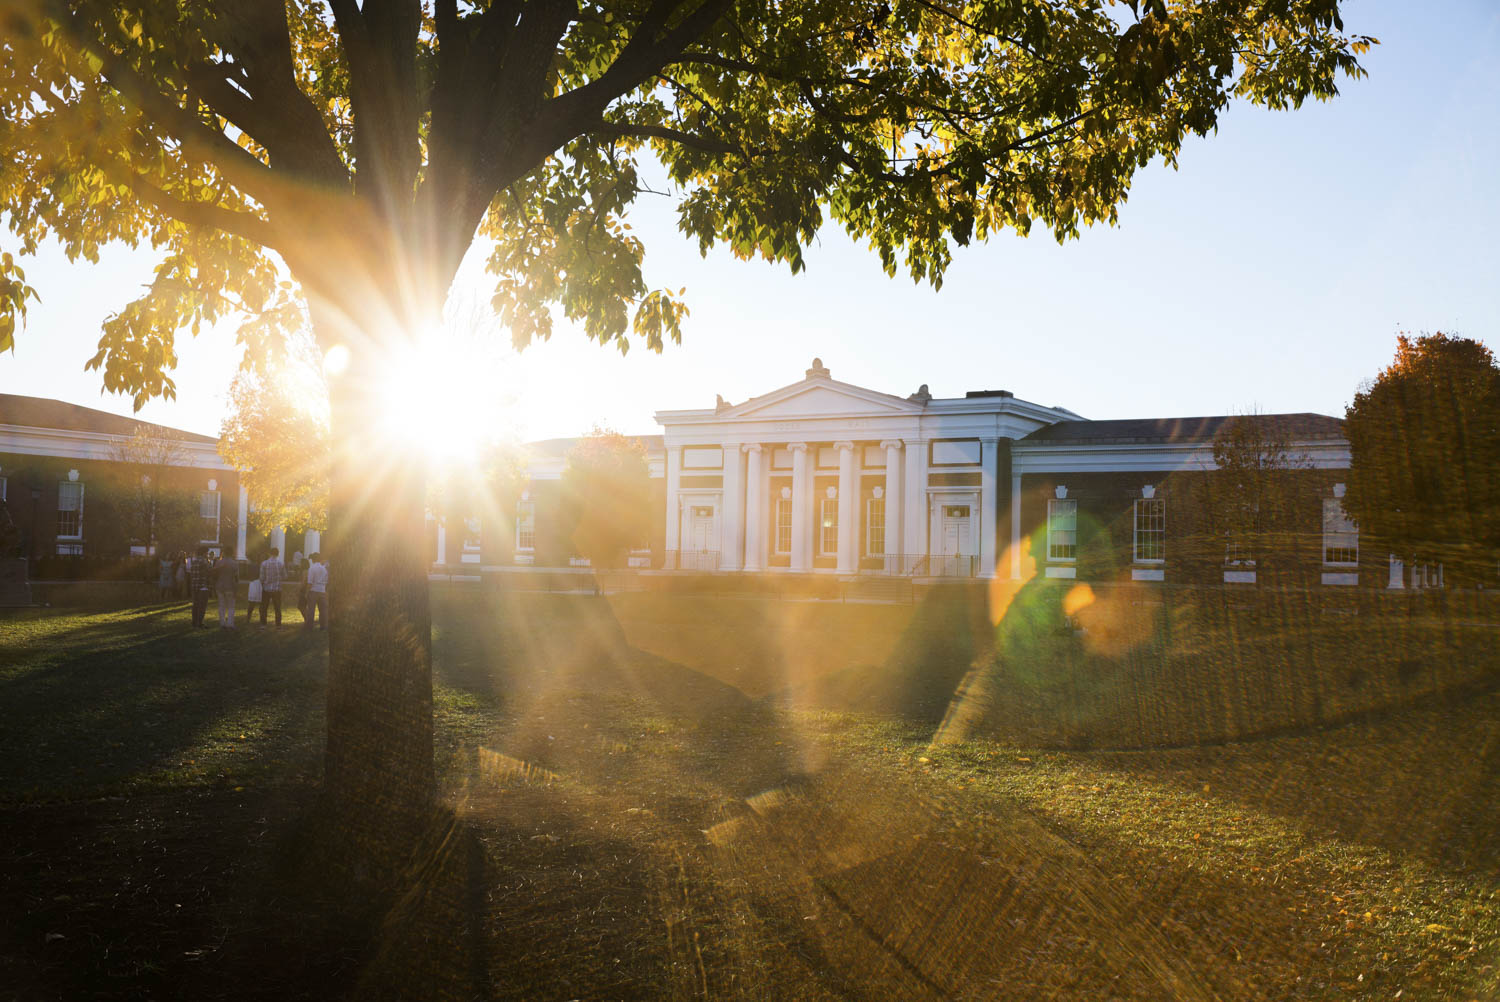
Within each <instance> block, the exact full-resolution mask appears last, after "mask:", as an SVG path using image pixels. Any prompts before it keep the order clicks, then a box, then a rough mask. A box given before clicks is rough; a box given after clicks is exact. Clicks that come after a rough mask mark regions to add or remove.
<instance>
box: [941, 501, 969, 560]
mask: <svg viewBox="0 0 1500 1002" xmlns="http://www.w3.org/2000/svg"><path fill="white" fill-rule="evenodd" d="M968 554H969V506H968V505H966V504H945V505H943V556H945V557H957V556H967V555H968Z"/></svg>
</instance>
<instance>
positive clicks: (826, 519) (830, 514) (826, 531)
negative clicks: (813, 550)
mask: <svg viewBox="0 0 1500 1002" xmlns="http://www.w3.org/2000/svg"><path fill="white" fill-rule="evenodd" d="M819 500H820V501H821V505H820V507H821V516H822V517H820V518H819V519H818V556H820V557H834V556H837V555H838V552H839V499H838V498H820V499H819Z"/></svg>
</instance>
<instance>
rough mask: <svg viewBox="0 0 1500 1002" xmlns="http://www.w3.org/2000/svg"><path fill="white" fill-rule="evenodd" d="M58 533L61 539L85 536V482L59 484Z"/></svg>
mask: <svg viewBox="0 0 1500 1002" xmlns="http://www.w3.org/2000/svg"><path fill="white" fill-rule="evenodd" d="M57 535H58V538H60V539H78V538H80V537H82V536H83V484H77V483H71V482H65V483H60V484H58V485H57ZM59 552H61V550H59ZM80 552H81V551H80Z"/></svg>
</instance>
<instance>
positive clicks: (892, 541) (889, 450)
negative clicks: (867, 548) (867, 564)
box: [880, 438, 904, 574]
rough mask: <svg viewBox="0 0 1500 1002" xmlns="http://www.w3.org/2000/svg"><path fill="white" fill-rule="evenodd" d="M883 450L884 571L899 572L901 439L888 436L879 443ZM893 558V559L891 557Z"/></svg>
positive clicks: (902, 507)
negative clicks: (888, 437)
mask: <svg viewBox="0 0 1500 1002" xmlns="http://www.w3.org/2000/svg"><path fill="white" fill-rule="evenodd" d="M880 447H881V448H882V449H884V450H885V553H886V572H887V573H896V574H899V573H901V570H902V568H901V566H900V564H899V563H898V562H897V561H899V559H900V557H899V554H900V553H901V552H902V550H901V512H902V511H903V510H904V506H903V505H902V503H901V502H902V491H901V440H900V439H895V438H890V439H886V440H885V441H884V442H881V443H880ZM893 557H894V558H895V559H894V560H893V559H892V558H893Z"/></svg>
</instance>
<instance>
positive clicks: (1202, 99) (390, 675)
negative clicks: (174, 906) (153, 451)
mask: <svg viewBox="0 0 1500 1002" xmlns="http://www.w3.org/2000/svg"><path fill="white" fill-rule="evenodd" d="M0 11H3V14H0V17H3V18H4V32H3V36H0V38H3V40H0V141H3V143H4V147H5V149H6V151H7V153H8V154H9V155H8V156H7V158H6V159H5V162H4V163H3V164H0V210H3V211H4V213H5V215H6V218H7V223H8V225H9V227H10V230H11V233H12V235H13V236H12V239H13V240H14V241H15V242H16V243H17V244H19V249H20V250H21V251H22V252H23V253H27V252H31V251H34V250H35V249H36V247H37V244H38V241H40V240H41V239H42V238H44V237H48V236H50V237H54V238H56V239H57V240H59V241H61V243H62V245H63V247H64V248H65V249H66V251H67V253H68V254H69V255H71V256H73V257H78V256H83V257H86V258H89V259H93V258H94V257H95V255H96V254H97V252H98V248H99V247H100V246H101V245H102V244H104V243H107V242H110V241H117V242H124V243H127V244H132V245H133V244H138V243H140V242H142V241H149V242H150V243H151V244H152V245H153V246H154V247H157V248H159V249H160V250H161V252H162V254H163V257H162V261H161V264H160V265H159V266H158V268H157V272H156V276H155V279H154V280H153V281H152V282H151V284H150V286H149V287H148V288H147V290H146V291H145V293H144V294H143V295H142V296H141V297H140V298H138V299H137V300H135V301H134V302H131V303H129V304H126V305H125V306H124V307H123V308H122V309H121V310H120V311H119V312H118V313H117V314H115V315H114V316H112V317H111V318H110V319H109V320H107V321H106V322H105V324H104V331H103V336H102V338H101V340H100V342H99V350H98V352H97V354H95V355H94V357H93V358H92V359H90V361H89V365H90V366H92V367H94V368H97V369H99V370H100V371H101V372H102V374H103V379H104V384H105V386H106V387H107V388H109V389H111V390H115V391H120V392H126V393H130V394H132V395H133V396H134V397H135V399H136V401H137V402H138V403H139V402H141V401H144V400H145V399H146V398H148V397H150V396H152V395H160V394H165V395H170V394H171V393H172V392H173V385H172V381H171V377H170V375H169V370H170V368H171V366H172V364H173V362H174V361H175V353H174V349H173V343H174V338H175V336H176V333H177V331H179V330H181V329H184V328H187V329H191V330H193V331H194V332H196V331H197V330H198V329H199V328H200V327H202V326H203V325H204V324H208V323H212V322H213V321H215V320H217V319H219V318H222V317H226V316H229V315H233V314H242V315H245V316H246V317H247V318H248V319H247V320H246V322H245V323H244V324H243V325H242V326H241V327H240V337H241V339H242V341H243V342H244V344H245V348H246V352H247V355H248V357H249V359H250V362H251V364H252V365H256V364H259V362H260V361H261V360H262V359H264V358H267V357H269V356H270V355H272V354H273V352H274V345H275V344H276V343H277V341H278V338H280V337H281V336H283V335H284V334H285V332H286V329H287V324H288V323H289V317H291V316H292V315H293V314H295V313H296V312H297V310H296V309H295V308H294V306H295V305H296V304H299V303H300V304H305V308H306V312H307V314H308V316H310V318H311V321H312V325H313V329H314V331H315V333H316V337H317V341H318V344H319V346H320V347H321V348H322V349H323V350H324V351H325V352H329V353H330V357H331V358H332V357H334V355H333V352H334V349H337V358H338V359H339V360H340V362H341V363H342V364H341V366H339V367H338V368H339V372H338V375H336V376H335V377H334V378H333V379H332V380H331V385H330V387H329V390H330V405H331V409H330V427H331V434H332V441H333V443H334V444H335V448H334V452H333V463H332V475H331V481H330V483H331V490H330V497H329V522H330V526H331V542H332V550H333V557H334V561H335V564H336V566H338V567H339V572H338V580H339V582H340V584H339V587H338V589H337V590H336V591H335V592H334V593H333V598H332V601H333V605H334V616H333V624H334V626H333V630H332V633H331V635H330V642H329V649H330V664H329V673H328V679H329V683H328V684H329V697H328V710H329V712H328V751H327V760H326V769H325V782H326V784H327V792H328V793H329V794H330V795H331V797H332V798H333V800H334V801H335V802H336V803H337V804H339V805H340V808H339V809H340V811H341V813H342V814H344V815H345V816H347V817H349V818H351V819H353V818H354V817H355V815H358V816H359V817H362V818H364V819H366V823H365V830H367V831H368V832H369V833H370V834H371V836H372V838H385V839H389V837H390V836H391V835H392V834H393V833H400V832H403V831H406V830H408V826H409V823H411V822H412V821H414V820H415V819H418V818H421V817H422V816H423V815H424V813H425V809H426V805H427V803H428V801H429V798H430V795H431V792H432V790H433V785H434V773H433V764H432V730H431V728H432V723H431V718H432V714H431V681H430V670H429V660H430V628H429V617H428V608H427V584H426V575H425V570H426V567H425V554H424V553H423V552H422V551H423V546H422V534H421V526H422V514H423V512H422V508H423V490H422V485H421V483H420V482H419V480H420V478H418V477H414V476H412V475H411V470H412V469H413V468H415V465H416V464H414V463H407V462H404V461H403V460H404V459H405V458H407V457H393V456H392V455H391V452H390V449H389V448H388V447H387V445H386V443H385V442H384V441H383V440H382V439H381V438H380V436H379V435H377V434H375V433H374V432H373V430H372V429H374V428H375V427H377V425H376V423H375V422H374V421H373V420H372V417H373V416H374V415H376V414H378V413H379V412H380V410H381V409H382V408H384V407H386V406H387V405H388V404H389V400H388V397H387V394H386V393H385V391H384V388H383V387H384V382H383V380H382V378H381V376H382V367H383V366H386V365H387V364H389V360H390V359H391V358H393V357H400V356H401V355H402V354H403V353H404V352H406V351H409V350H410V349H411V347H412V345H413V343H414V341H415V340H416V339H418V338H419V337H420V332H421V331H422V330H423V329H424V327H426V326H427V325H429V324H431V323H432V322H434V321H435V318H436V316H437V314H438V311H439V310H440V308H441V304H442V301H443V298H444V295H445V293H446V291H447V289H448V287H449V285H450V283H451V282H452V280H453V276H454V274H455V272H456V269H457V268H458V266H459V263H460V260H461V259H462V258H463V256H464V254H465V253H466V251H467V250H468V248H469V247H470V245H471V243H473V242H474V241H475V239H476V237H477V238H479V239H480V240H481V241H482V243H483V244H484V245H485V246H486V247H487V248H488V258H487V264H488V268H489V270H490V272H491V273H492V274H493V275H494V276H495V288H494V293H493V297H492V303H493V306H494V308H495V309H496V310H497V311H498V313H499V314H500V316H501V317H502V319H503V320H504V322H505V323H506V324H507V326H508V327H509V328H510V330H511V333H512V337H513V339H514V340H515V342H516V343H517V344H518V345H524V344H526V343H527V342H529V341H531V340H533V339H535V338H538V337H547V336H548V335H549V334H550V333H551V330H552V318H553V312H552V309H553V307H556V308H557V310H558V312H560V313H561V314H562V315H563V316H564V317H566V318H567V319H569V320H573V321H577V322H579V323H580V324H581V325H582V327H583V330H584V331H585V333H586V334H587V335H588V336H589V337H591V338H594V339H597V340H599V341H601V342H613V343H615V344H617V345H619V346H620V348H621V349H622V350H623V349H624V348H626V347H627V346H628V345H629V344H630V343H631V339H632V338H635V339H638V340H640V341H643V342H644V343H645V344H646V345H647V346H648V347H650V348H652V349H657V350H659V349H660V348H661V347H662V345H663V343H664V342H665V341H666V340H667V339H671V340H673V341H676V340H677V339H678V338H679V337H680V327H681V321H682V318H683V316H684V315H685V313H686V308H685V305H684V303H683V301H682V300H681V299H680V298H679V296H680V293H679V294H677V295H674V294H672V293H670V292H668V291H666V290H664V289H659V288H658V289H650V288H648V286H647V284H646V282H645V280H644V278H643V273H642V258H643V253H644V248H643V246H642V244H641V242H640V240H639V239H638V238H637V237H636V236H634V235H633V234H632V233H631V231H630V230H629V228H628V226H627V224H626V223H625V221H624V215H625V212H626V210H627V208H628V207H629V205H630V204H631V202H632V201H633V200H634V199H635V198H636V197H637V195H638V194H640V193H641V192H642V191H643V190H646V185H644V184H643V182H642V180H641V162H642V160H643V159H645V158H654V159H655V160H656V161H658V162H659V163H660V164H661V165H662V167H663V168H664V169H665V171H666V174H667V176H668V178H669V179H670V182H671V184H672V185H673V186H674V191H675V197H676V199H677V211H678V219H679V226H680V228H681V230H682V231H683V232H684V233H685V234H686V235H687V236H688V237H690V238H691V239H693V240H696V241H697V242H698V244H699V245H700V247H701V248H703V249H704V250H705V251H706V250H707V248H708V247H709V246H711V245H713V244H716V243H724V244H727V245H728V246H729V247H730V248H732V250H733V251H734V252H735V253H736V254H737V255H739V256H741V257H751V256H756V255H758V256H761V257H764V258H767V259H769V260H773V261H781V262H785V263H787V264H788V265H789V266H790V267H791V268H792V269H793V270H794V271H797V270H800V269H801V268H802V266H803V258H802V248H803V246H804V245H805V244H806V243H807V242H808V241H809V240H811V239H813V238H814V236H815V235H816V233H817V231H818V229H819V228H820V226H821V225H822V224H823V223H824V222H825V220H826V219H828V218H830V217H831V218H832V220H833V221H835V222H837V223H838V224H839V225H840V226H842V227H843V228H844V229H845V230H846V231H847V232H848V233H849V234H850V235H851V236H852V237H854V238H855V239H856V240H861V241H867V242H868V243H869V244H870V245H871V246H872V247H873V248H874V249H875V251H876V252H877V254H878V255H879V257H880V261H881V264H882V266H883V267H884V268H885V270H886V271H887V272H889V273H894V271H895V270H896V268H897V267H898V265H899V264H901V263H902V262H903V261H904V264H905V267H906V269H907V270H908V271H909V272H910V274H911V275H912V276H913V277H914V278H916V279H920V280H926V281H930V282H932V283H933V284H934V285H936V284H939V283H940V282H941V280H942V276H943V272H944V270H945V268H946V266H947V264H948V262H949V259H950V257H951V253H952V248H953V247H954V246H955V245H963V244H967V243H969V242H970V241H971V240H976V239H978V240H982V239H984V238H986V237H987V236H988V235H990V234H992V233H995V232H998V231H1002V230H1005V229H1011V230H1014V231H1015V232H1017V233H1019V234H1026V233H1028V232H1030V230H1031V227H1032V225H1033V224H1034V222H1040V223H1042V224H1044V225H1045V226H1048V227H1050V228H1051V229H1052V231H1053V233H1054V234H1055V235H1056V236H1057V237H1058V238H1059V239H1065V238H1068V237H1071V236H1075V235H1076V234H1077V233H1078V231H1079V228H1080V227H1081V226H1083V225H1088V224H1092V223H1095V222H1101V221H1103V222H1110V223H1113V222H1115V220H1116V213H1117V210H1118V207H1119V205H1120V203H1121V202H1123V201H1124V199H1125V197H1126V195H1127V194H1128V191H1129V187H1130V181H1131V178H1132V176H1133V175H1134V173H1135V171H1136V170H1138V169H1139V168H1141V167H1143V166H1144V165H1146V164H1147V163H1149V162H1150V161H1151V160H1153V159H1154V158H1156V157H1162V158H1164V159H1165V160H1167V161H1168V162H1174V161H1175V158H1176V157H1177V154H1178V152H1179V150H1180V149H1181V147H1182V143H1183V141H1184V139H1185V138H1186V137H1187V136H1188V135H1199V136H1202V135H1207V134H1208V133H1209V132H1211V131H1212V130H1213V129H1214V128H1215V127H1216V123H1217V122H1218V117H1219V115H1220V113H1221V112H1222V111H1223V109H1224V108H1225V107H1226V106H1227V104H1228V103H1229V102H1230V101H1231V100H1232V99H1234V98H1244V99H1247V100H1250V101H1252V102H1256V103H1258V104H1261V105H1265V106H1268V107H1271V108H1288V107H1296V106H1298V105H1300V104H1301V103H1302V102H1303V100H1305V99H1306V98H1308V97H1315V98H1319V99H1323V98H1328V97H1331V96H1332V95H1334V94H1336V93H1337V87H1336V81H1337V78H1338V77H1339V76H1340V75H1341V74H1343V75H1349V76H1359V75H1361V74H1362V73H1363V71H1362V70H1361V68H1360V67H1359V64H1358V61H1357V59H1358V54H1359V53H1361V52H1362V51H1363V50H1364V49H1365V48H1366V47H1367V46H1368V45H1369V44H1370V43H1371V42H1373V39H1369V38H1367V37H1365V36H1361V35H1351V34H1348V33H1346V32H1345V30H1344V27H1343V22H1342V19H1341V17H1340V13H1339V5H1338V3H1337V0H1213V2H1209V0H1127V2H1126V3H1124V4H1120V5H1116V4H1114V3H1113V2H1112V0H1047V2H1042V0H970V2H967V3H963V4H954V3H946V2H942V0H808V2H806V3H798V4H787V3H781V2H773V0H618V2H609V3H605V2H603V0H585V2H579V0H569V2H562V0H491V2H487V3H486V2H483V0H474V2H462V3H461V2H459V0H434V2H433V3H432V4H431V6H430V7H427V6H424V5H423V4H422V3H421V2H419V0H365V2H364V3H363V4H360V3H359V2H358V0H327V4H326V6H324V5H323V4H321V3H318V2H315V0H288V2H286V3H284V4H283V3H243V2H228V0H224V2H211V0H197V2H193V3H181V2H174V0H0ZM32 294H33V293H32V290H31V289H30V287H29V286H28V285H27V284H26V281H25V279H24V276H23V275H22V274H21V273H20V272H19V271H18V270H17V268H16V262H15V259H14V258H13V257H12V256H11V254H9V253H8V252H7V253H6V254H5V256H3V257H0V349H3V348H4V347H5V346H6V345H7V344H8V343H9V342H10V340H11V338H12V336H13V332H14V329H15V323H16V320H17V318H18V317H20V316H22V315H23V314H22V311H23V308H24V306H25V303H26V301H27V300H28V298H29V297H30V296H31V295H32ZM350 823H351V824H353V823H355V822H354V820H351V822H350Z"/></svg>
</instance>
